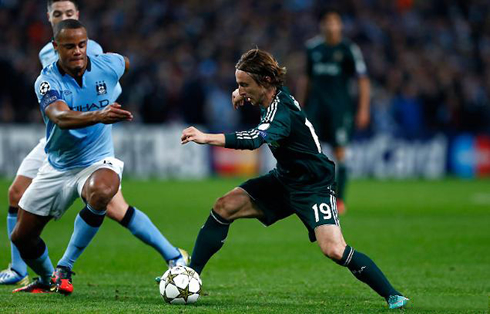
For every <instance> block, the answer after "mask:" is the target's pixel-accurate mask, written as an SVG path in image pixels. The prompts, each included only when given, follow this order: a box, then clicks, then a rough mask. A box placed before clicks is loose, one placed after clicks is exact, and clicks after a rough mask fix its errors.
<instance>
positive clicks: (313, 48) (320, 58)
mask: <svg viewBox="0 0 490 314" xmlns="http://www.w3.org/2000/svg"><path fill="white" fill-rule="evenodd" d="M306 55H307V64H306V71H307V75H308V77H309V78H310V83H311V89H310V94H309V95H308V103H307V104H306V105H307V106H310V105H313V106H315V105H319V106H328V107H329V108H333V109H337V108H338V109H339V110H348V111H351V112H353V111H354V109H355V107H354V103H353V101H352V99H351V97H350V95H349V80H350V78H352V77H356V76H358V77H359V76H364V75H367V70H366V64H365V63H364V59H363V57H362V53H361V50H360V49H359V47H358V46H357V45H356V44H354V43H352V42H351V41H350V40H348V39H343V40H342V41H341V42H340V43H339V44H337V45H335V46H331V45H328V44H327V43H326V42H325V39H324V38H323V37H321V36H317V37H315V38H312V39H310V40H309V41H308V42H307V44H306Z"/></svg>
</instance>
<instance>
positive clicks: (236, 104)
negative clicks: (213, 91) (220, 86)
mask: <svg viewBox="0 0 490 314" xmlns="http://www.w3.org/2000/svg"><path fill="white" fill-rule="evenodd" d="M231 103H232V104H233V108H235V109H238V108H240V107H242V106H243V105H244V104H245V99H244V98H243V97H242V96H240V92H239V91H238V88H237V89H235V90H234V91H233V93H232V94H231Z"/></svg>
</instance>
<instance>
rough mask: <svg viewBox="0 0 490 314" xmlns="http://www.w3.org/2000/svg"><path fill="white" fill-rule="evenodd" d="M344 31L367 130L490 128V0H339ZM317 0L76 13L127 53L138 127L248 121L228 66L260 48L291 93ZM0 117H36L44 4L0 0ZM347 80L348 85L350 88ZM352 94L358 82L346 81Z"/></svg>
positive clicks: (127, 93)
mask: <svg viewBox="0 0 490 314" xmlns="http://www.w3.org/2000/svg"><path fill="white" fill-rule="evenodd" d="M328 4H329V5H335V7H336V8H337V9H338V10H339V12H340V13H341V14H342V17H343V22H344V35H345V36H346V37H348V38H350V39H351V40H353V41H354V42H356V43H357V44H358V45H359V46H360V48H361V50H362V52H363V54H364V57H365V60H366V64H367V67H368V71H369V75H370V78H371V83H372V101H371V105H372V106H371V107H372V109H371V112H372V123H371V131H372V132H389V133H393V134H398V135H401V136H407V137H420V136H426V135H430V134H433V133H434V132H445V133H449V134H451V133H457V132H463V131H469V132H486V133H490V4H489V2H488V0H474V1H471V0H468V1H464V0H459V1H457V0H453V1H449V0H434V1H416V0H397V1H393V0H364V1H362V0H343V1H341V0H339V1H329V2H328ZM324 5H325V1H315V0H267V1H261V0H240V1H232V0H209V1H198V0H147V1H137V0H125V1H115V0H108V1H98V0H85V1H80V20H81V21H82V23H84V24H85V25H86V26H87V29H88V32H89V37H90V38H92V39H94V40H96V41H97V42H98V43H100V44H101V45H102V47H103V48H104V50H105V51H112V52H118V53H121V54H123V55H126V56H128V57H129V59H130V60H131V70H130V72H128V73H127V74H126V75H125V76H124V77H123V79H122V81H121V84H122V86H123V94H122V95H121V97H120V99H119V102H120V103H121V104H122V105H123V106H124V107H126V108H128V109H129V110H131V111H133V113H134V115H135V120H136V121H137V122H140V123H153V124H155V123H186V124H202V125H206V126H207V127H208V128H209V129H211V130H233V129H236V128H238V127H247V126H249V125H255V123H256V122H257V118H258V117H257V112H256V109H254V108H247V109H244V110H239V111H235V110H233V109H232V107H231V105H230V98H231V92H232V91H233V89H234V88H235V87H236V83H235V81H234V65H235V63H236V61H237V60H238V58H239V57H240V55H241V54H242V53H243V52H245V51H247V50H248V49H250V48H254V47H256V46H257V47H259V48H262V49H265V50H268V51H270V52H272V53H273V54H274V56H275V57H276V58H277V59H278V60H279V63H280V64H281V65H284V66H286V67H287V69H288V82H287V85H288V86H289V87H290V89H291V90H292V91H293V94H294V91H295V89H296V88H297V85H298V84H297V83H298V78H299V77H300V76H301V75H302V74H303V73H304V58H305V54H304V52H305V49H304V43H305V41H306V40H307V39H309V38H311V37H313V36H315V35H316V34H318V31H319V29H318V17H317V13H318V11H319V9H320V8H321V7H322V6H324ZM0 29H1V32H0V123H17V122H20V123H34V122H35V123H40V121H41V119H40V114H39V108H38V105H37V101H36V99H35V94H34V91H33V83H34V81H35V79H36V78H37V76H38V75H39V71H40V70H41V65H40V63H39V59H38V52H39V50H40V49H41V48H42V47H43V46H44V45H45V44H46V43H47V42H48V41H49V40H50V39H51V35H52V31H51V26H50V24H49V23H48V21H47V18H46V3H45V1H39V0H23V1H21V0H0ZM353 86H354V87H355V84H354V85H353ZM353 93H354V94H355V88H353Z"/></svg>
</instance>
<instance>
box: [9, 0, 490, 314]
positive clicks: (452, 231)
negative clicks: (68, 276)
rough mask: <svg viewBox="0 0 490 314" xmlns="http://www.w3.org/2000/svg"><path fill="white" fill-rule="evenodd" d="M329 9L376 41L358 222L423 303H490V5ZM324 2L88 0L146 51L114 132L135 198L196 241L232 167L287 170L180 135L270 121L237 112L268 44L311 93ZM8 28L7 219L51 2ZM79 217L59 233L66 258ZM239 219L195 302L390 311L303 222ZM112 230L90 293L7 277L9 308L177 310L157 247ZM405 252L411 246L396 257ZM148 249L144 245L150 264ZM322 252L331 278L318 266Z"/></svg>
mask: <svg viewBox="0 0 490 314" xmlns="http://www.w3.org/2000/svg"><path fill="white" fill-rule="evenodd" d="M328 3H329V4H334V5H335V6H336V7H337V8H338V9H339V10H340V11H341V12H342V14H343V21H344V34H345V36H347V37H349V38H351V39H352V40H353V41H354V42H356V43H357V44H358V45H359V46H360V48H361V49H362V51H363V54H364V57H365V60H366V64H367V67H368V71H369V75H370V79H371V84H372V97H371V114H372V121H371V125H370V128H369V130H367V131H365V132H362V133H358V134H356V140H355V141H354V143H353V144H352V146H351V147H350V148H349V153H348V165H349V169H350V171H351V173H352V174H353V176H354V177H357V178H359V179H358V180H355V181H353V182H352V185H351V186H349V195H348V200H349V210H350V212H349V214H348V215H347V216H345V217H344V218H342V222H343V226H344V228H345V230H344V232H345V233H346V235H347V236H348V237H349V239H352V241H353V243H354V244H355V245H359V246H360V247H362V248H363V250H365V251H366V252H372V254H373V257H375V258H376V260H377V261H379V263H380V265H381V266H382V268H383V269H385V270H386V271H387V272H388V273H389V274H390V278H392V280H394V281H395V282H397V283H401V284H402V288H403V289H404V291H407V294H408V295H409V296H411V297H412V298H413V299H414V300H415V301H416V302H414V309H413V311H412V312H413V313H483V310H482V308H483V309H485V308H487V306H488V293H489V291H490V287H489V286H488V283H489V282H490V278H489V277H488V276H489V274H488V270H487V268H488V264H489V263H490V261H489V258H490V256H489V254H488V241H490V234H489V232H488V230H487V229H488V224H489V222H490V216H489V211H488V208H489V206H490V196H489V191H490V187H489V179H488V178H484V177H487V176H488V175H490V4H489V3H488V1H485V0H473V1H457V0H454V1H450V0H435V1H415V0H397V1H391V0H366V1H354V0H349V1H329V2H328ZM324 4H325V2H324V1H314V0H284V1H279V0H270V1H253V0H243V1H227V0H213V1H193V0H186V1H170V0H168V1H153V0H148V1H136V0H126V1H115V0H114V1H96V0H86V1H80V11H81V12H80V20H81V21H82V22H83V23H84V24H85V25H86V26H87V28H88V31H89V35H90V37H91V38H92V39H94V40H96V41H97V42H99V43H100V44H101V45H102V47H103V48H104V49H105V50H106V51H113V52H119V53H121V54H124V55H126V56H128V57H129V58H130V60H131V66H132V68H131V71H130V72H128V73H127V74H126V75H125V76H124V77H123V79H122V82H121V83H122V86H123V94H122V95H121V98H120V99H119V101H120V103H121V104H123V106H124V107H125V108H127V109H129V110H131V111H132V112H133V114H134V115H135V121H134V122H131V123H123V124H120V125H117V126H116V127H115V142H116V144H115V145H116V151H117V156H118V157H119V158H121V159H122V160H124V161H125V164H126V165H125V175H127V177H126V178H129V179H126V180H125V181H124V182H123V186H124V191H125V195H126V197H127V198H128V199H129V201H130V202H131V203H134V204H136V205H137V206H139V207H140V208H141V209H142V210H144V211H145V212H147V213H148V215H149V216H150V217H151V218H152V219H153V220H154V221H155V223H156V224H157V225H158V226H159V227H160V228H161V230H162V232H163V233H164V234H165V235H166V236H168V237H169V239H171V240H172V241H173V242H175V243H178V245H181V246H183V247H185V248H188V249H191V248H192V245H193V241H194V239H195V235H196V234H197V230H199V227H200V226H201V225H202V222H203V221H204V219H205V217H206V215H207V210H208V209H209V207H210V206H211V205H212V203H213V201H214V200H215V199H216V197H218V196H219V195H222V194H223V193H225V192H226V191H227V190H229V189H231V188H232V187H233V186H236V184H238V183H239V182H241V180H240V179H238V180H237V179H233V178H232V179H229V178H226V179H225V178H222V177H223V176H227V177H228V176H233V177H234V176H245V177H249V176H251V175H253V174H255V173H257V172H263V171H266V170H267V169H270V168H271V167H272V166H273V160H271V158H270V155H268V153H267V150H263V151H261V152H258V153H249V152H243V153H238V154H237V153H235V152H233V151H227V150H222V149H211V148H208V147H203V146H198V145H194V144H189V145H186V146H184V147H182V146H181V145H180V142H179V134H180V131H181V130H182V128H183V127H185V126H187V125H189V124H195V125H201V126H203V127H204V128H206V129H207V130H209V131H216V132H218V131H232V130H237V129H243V128H247V127H251V126H255V124H256V121H257V120H256V119H257V112H256V111H254V110H253V109H252V108H246V109H244V110H239V111H234V110H233V109H232V108H231V105H230V93H231V91H232V90H233V89H234V88H235V85H236V84H235V82H234V76H233V74H234V64H235V62H236V60H237V59H238V58H239V56H240V55H241V53H243V52H244V51H246V50H248V49H250V48H253V47H255V46H258V47H260V48H262V49H265V50H269V51H271V52H272V53H273V54H274V55H275V56H276V58H277V59H278V60H279V62H280V64H282V65H284V66H286V67H287V68H288V78H287V79H288V82H287V85H288V86H289V87H290V88H291V89H292V90H293V94H294V91H295V89H296V87H297V80H298V77H299V75H300V74H301V73H302V66H303V62H304V61H303V57H304V55H303V54H304V46H303V43H304V42H305V41H306V40H307V39H308V38H311V37H313V36H314V35H316V34H317V32H318V24H317V19H316V13H317V12H318V9H319V8H320V7H322V6H323V5H324ZM0 30H1V31H0V177H3V179H1V180H0V187H1V191H4V192H2V193H1V194H0V195H3V196H2V197H0V209H1V208H3V209H5V212H6V209H7V197H6V195H7V188H8V185H9V184H10V182H11V180H12V178H13V176H14V175H15V171H16V169H17V167H18V165H19V163H20V161H21V160H22V158H23V157H24V156H25V155H26V154H27V153H28V152H29V151H30V149H31V148H32V147H34V146H35V144H36V143H37V141H38V140H39V138H40V134H42V133H43V130H44V126H43V124H42V121H41V119H40V113H39V108H38V105H37V101H36V99H35V94H34V91H33V83H34V81H35V79H36V77H37V76H38V74H39V71H40V70H41V66H40V63H39V59H38V52H39V50H40V49H41V48H42V47H43V46H44V45H45V44H46V43H47V42H48V41H49V40H50V37H51V27H50V25H49V23H48V22H47V20H46V7H45V2H44V1H37V0H25V1H20V0H0ZM353 93H355V89H353ZM327 150H328V149H327ZM216 174H217V175H218V176H217V177H218V178H215V175H216ZM453 176H457V177H463V178H465V180H461V179H459V178H454V177H453ZM142 178H143V179H144V180H141V179H142ZM176 178H178V179H185V180H187V179H193V180H191V181H180V180H178V181H175V180H173V179H176ZM392 178H395V179H397V180H394V181H393V180H390V179H392ZM468 178H472V179H473V178H474V179H473V180H466V179H468ZM169 179H170V180H169ZM196 179H197V180H196ZM377 179H385V180H377ZM398 179H405V180H398ZM420 179H422V180H420ZM426 179H432V180H426ZM386 180H387V181H386ZM189 193H190V194H189ZM162 204H163V205H162ZM75 206H78V207H77V208H80V205H79V204H76V205H75ZM162 206H163V207H164V210H162ZM76 212H77V210H71V211H69V213H67V215H66V216H65V217H64V218H63V219H62V220H61V221H60V223H56V224H52V226H51V225H50V226H48V228H47V230H46V233H45V237H46V242H47V243H48V244H49V245H50V254H51V255H52V256H53V257H52V259H53V260H54V261H55V260H57V257H59V256H61V255H62V252H63V249H64V247H65V246H66V242H67V241H68V237H69V234H70V233H71V230H72V222H73V218H74V215H76ZM4 223H5V222H4V219H1V220H0V229H2V230H3V229H5V225H4ZM184 226H185V227H184ZM381 226H382V227H381ZM234 228H235V229H234ZM234 228H232V231H231V233H230V237H229V239H228V240H227V241H228V242H227V246H225V248H224V249H223V251H222V252H221V253H220V254H218V256H217V257H216V258H215V259H213V260H212V262H211V263H210V265H209V273H208V275H207V276H206V277H205V278H204V282H205V287H206V291H207V293H209V295H208V296H207V297H205V298H204V299H203V301H202V303H199V304H201V305H202V307H197V308H191V309H190V310H189V311H192V312H223V311H224V312H227V313H228V312H236V313H243V312H246V311H250V310H251V311H252V312H270V313H272V312H276V313H286V312H291V313H298V312H307V311H306V310H305V308H304V304H305V303H306V304H307V305H308V306H309V308H310V309H311V311H312V312H320V311H322V312H325V313H327V312H329V313H339V312H344V313H359V312H366V311H367V312H373V313H374V312H376V311H378V310H379V308H380V306H382V303H381V301H380V300H379V299H378V298H377V297H376V296H375V295H373V294H372V293H371V292H370V291H368V289H366V288H361V285H360V284H358V283H356V282H354V280H352V279H351V278H350V275H349V274H346V273H345V272H344V271H343V270H338V269H334V267H333V266H330V264H328V265H329V266H327V264H326V263H324V259H322V258H321V257H320V256H319V254H318V252H317V250H313V249H312V248H311V247H309V246H308V245H305V241H306V239H305V234H304V233H305V232H304V230H303V229H302V227H301V226H300V223H299V222H298V221H296V220H294V219H289V220H286V221H285V222H283V223H281V224H278V225H277V226H273V227H271V228H267V229H264V228H262V227H261V226H260V224H258V223H252V222H243V223H237V224H235V225H234ZM102 229H103V230H101V235H99V236H98V237H97V238H96V239H95V240H94V242H93V244H92V245H91V246H90V247H89V248H88V249H87V252H86V254H84V257H83V258H81V259H80V261H79V264H77V269H76V271H77V272H78V273H79V276H78V277H75V280H76V285H77V286H76V289H77V292H76V294H74V295H73V297H72V298H70V300H69V299H68V298H65V299H58V298H57V299H43V300H46V302H39V299H29V298H28V297H20V296H15V297H12V295H11V294H10V293H9V291H10V290H9V289H7V288H3V287H2V289H1V290H0V293H1V295H2V298H0V299H1V300H0V312H3V311H4V312H9V313H12V312H26V313H32V312H43V311H44V312H46V313H49V312H53V311H55V312H61V311H64V306H70V307H72V308H74V309H75V310H76V311H77V312H101V313H102V312H104V313H105V312H111V311H114V312H124V311H133V312H134V311H138V310H140V311H141V310H142V308H143V309H144V311H145V312H148V313H149V312H153V311H155V312H158V311H162V310H165V311H168V308H163V309H162V307H161V306H162V304H161V301H160V300H157V299H155V295H156V288H155V287H153V285H151V286H149V285H148V282H147V281H148V278H149V277H151V276H154V275H155V272H160V270H161V269H162V265H161V261H159V259H158V256H156V254H155V253H154V252H152V251H151V250H150V249H148V248H146V247H144V246H142V245H141V244H140V243H139V242H136V241H135V240H132V239H131V238H130V235H128V234H127V232H126V233H125V231H124V230H121V228H119V227H118V226H117V225H116V224H114V223H113V222H110V221H107V222H105V223H104V228H102ZM60 232H61V235H62V236H60ZM251 235H253V239H254V240H253V241H250V236H251ZM386 235H389V236H388V237H387V236H386ZM4 240H5V241H4ZM6 240H7V238H6V236H5V238H4V239H3V240H2V241H0V262H1V263H2V265H0V267H3V266H4V264H5V265H6V264H7V263H8V260H9V258H8V254H7V253H8V252H9V249H8V242H7V241H6ZM400 245H402V247H404V249H403V250H401V251H397V252H396V254H393V251H392V248H394V247H399V246H400ZM129 252H131V254H130V253H129ZM455 253H456V254H455ZM138 256H145V263H144V265H143V266H142V265H141V261H140V260H139V259H138ZM245 256H246V257H247V258H244V257H245ZM277 256H280V258H279V259H276V258H275V257H277ZM475 257H476V259H475ZM312 261H313V265H312ZM284 263H287V267H285V265H284ZM320 263H324V264H325V267H326V268H327V267H328V268H327V271H326V272H325V273H322V276H315V275H314V274H315V273H316V271H317V267H318V266H317V265H319V264H320ZM321 265H323V264H321ZM92 270H96V271H97V272H96V273H93V272H92ZM264 273H265V274H266V275H264ZM305 273H306V274H305ZM392 274H394V275H393V276H391V275H392ZM312 276H313V277H314V278H311V277H312ZM230 278H233V279H230ZM230 281H231V282H230ZM234 281H237V282H240V284H237V283H235V282H234ZM297 282H300V283H301V284H300V285H299V286H298V285H296V283H297ZM325 282H327V284H325ZM114 286H115V287H116V289H115V292H114ZM258 287H260V288H258ZM278 287H280V288H279V289H280V291H277V289H278ZM301 287H302V288H301ZM305 288H306V290H305ZM339 291H340V295H339V293H338V292H339ZM329 296H330V297H329ZM331 296H335V297H331ZM357 298H361V300H362V301H361V302H359V301H355V300H358V299H357ZM53 300H55V301H53ZM434 300H437V302H436V303H434V302H435V301H434ZM101 301H102V302H101ZM99 302H101V303H102V304H99ZM95 304H99V305H95ZM434 304H436V305H434ZM326 305H327V307H325V306H326ZM417 306H418V309H417ZM53 309H54V310H53ZM366 309H367V310H366ZM187 310H188V309H179V311H184V312H185V311H187Z"/></svg>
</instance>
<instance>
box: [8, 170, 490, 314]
mask: <svg viewBox="0 0 490 314" xmlns="http://www.w3.org/2000/svg"><path fill="white" fill-rule="evenodd" d="M240 182H241V181H240V180H236V179H235V180H232V179H227V180H225V179H210V180H204V181H191V182H182V181H164V182H160V181H144V182H140V181H132V180H127V181H124V182H123V191H124V195H125V197H126V199H127V200H128V202H129V203H130V204H132V205H134V206H136V207H138V208H140V209H141V210H143V211H145V212H146V213H147V214H148V216H150V218H151V219H152V220H153V221H154V222H155V224H156V225H157V226H158V227H159V229H160V230H161V231H162V233H163V234H164V235H165V236H166V237H167V238H168V239H169V240H170V241H171V242H172V243H174V244H175V245H177V246H180V247H183V248H185V249H187V250H189V251H191V250H192V246H193V244H194V240H195V238H196V235H197V233H198V231H199V228H200V227H201V226H202V224H203V223H204V221H205V219H206V217H207V216H208V213H209V210H210V209H211V206H212V204H213V202H214V201H215V199H216V198H217V197H219V196H221V195H222V194H224V193H225V192H227V191H228V190H230V189H232V188H233V187H234V186H236V185H237V184H239V183H240ZM9 183H10V181H9V180H0V191H2V194H3V195H2V197H0V211H1V213H2V214H1V217H2V218H1V219H0V230H1V233H0V267H4V266H7V264H8V262H9V260H10V251H9V243H8V241H7V234H6V231H5V230H6V226H5V224H6V221H5V216H6V212H7V196H6V195H7V188H8V185H9ZM348 205H349V211H348V213H347V215H345V216H343V217H341V224H342V227H343V231H344V236H345V237H346V240H347V242H348V243H349V244H350V245H352V246H353V247H354V248H356V249H358V250H359V251H362V252H364V253H366V254H367V255H369V256H370V257H371V258H372V259H373V260H374V261H375V262H376V263H377V264H378V265H379V266H380V268H381V269H382V270H383V271H384V272H385V274H386V275H387V277H388V278H389V279H390V281H391V282H392V284H393V285H394V286H395V287H396V288H397V289H399V290H400V291H402V292H403V293H405V294H406V296H408V297H409V298H410V299H411V302H410V304H409V306H408V307H407V308H406V309H405V310H403V312H406V313H472V314H473V313H486V312H487V311H488V309H489V292H490V181H489V180H475V181H463V180H456V179H447V180H441V181H370V180H366V181H355V182H352V183H351V184H350V186H349V199H348ZM79 209H81V203H79V202H77V203H76V204H75V205H74V206H73V207H72V208H71V209H70V210H69V211H68V212H67V214H66V215H65V216H64V217H63V218H62V219H61V220H59V221H56V222H55V221H53V222H51V223H50V224H48V226H47V228H46V230H45V231H44V234H43V238H44V239H45V241H46V243H47V244H48V247H49V252H50V256H51V259H52V261H53V263H56V262H57V261H58V259H59V258H60V257H61V255H62V253H63V251H64V249H65V246H66V244H67V243H68V240H69V236H70V234H71V231H72V228H73V220H74V217H75V215H76V214H77V212H78V210H79ZM165 269H166V265H165V264H164V262H163V260H162V259H161V258H160V256H159V255H158V254H157V253H156V252H155V251H153V249H151V248H150V247H148V246H146V245H143V244H142V243H141V242H139V241H138V240H137V239H136V238H134V237H133V236H132V235H131V234H130V233H129V232H128V231H127V230H126V229H124V228H122V227H120V226H119V225H118V224H117V223H115V222H113V221H110V220H109V219H106V221H105V222H104V225H103V227H102V228H101V230H100V232H99V234H98V235H97V236H96V238H95V239H94V241H93V242H92V244H91V245H90V246H89V247H88V248H87V250H86V251H85V252H84V254H83V255H82V256H81V258H80V259H79V261H78V262H77V264H76V265H75V269H74V271H75V272H76V276H74V286H75V291H74V293H73V294H72V295H71V296H69V297H64V296H61V295H57V294H49V295H19V294H12V293H11V290H12V287H10V286H0V312H2V313H136V312H138V313H388V312H390V310H388V309H387V307H386V304H385V302H384V300H382V299H381V298H380V297H379V296H378V295H376V294H375V293H374V292H373V291H371V290H370V289H369V288H368V287H367V286H365V285H364V284H363V283H360V282H358V281H357V280H356V279H355V278H354V277H353V276H352V275H351V274H350V273H349V271H348V270H347V269H345V268H342V267H339V266H337V265H336V264H334V263H333V262H331V261H329V260H327V259H326V258H325V257H323V256H322V254H321V252H320V250H319V248H318V247H317V245H316V244H314V243H309V241H308V238H307V232H306V229H305V228H304V227H303V225H302V223H301V222H300V221H299V220H298V219H297V218H295V217H290V218H288V219H285V220H284V221H281V222H279V223H277V224H275V225H273V226H271V227H269V228H265V227H263V226H262V225H261V224H260V223H259V222H258V221H255V220H242V221H238V222H235V223H234V224H233V225H232V227H231V229H230V233H229V236H228V239H227V241H226V244H225V246H224V247H223V249H222V250H221V251H220V252H219V253H218V254H217V255H215V256H214V257H213V258H212V259H211V261H210V263H209V264H208V265H207V268H206V269H205V270H204V273H203V274H202V280H203V283H204V286H203V288H204V291H205V292H206V295H204V296H202V297H201V299H200V300H199V301H198V302H197V303H196V304H195V305H190V306H174V305H167V304H164V302H163V300H162V298H161V297H160V295H159V292H158V288H157V285H156V284H155V282H154V281H153V279H154V277H155V276H158V275H161V274H162V273H163V272H164V271H165ZM31 275H32V273H31Z"/></svg>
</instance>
